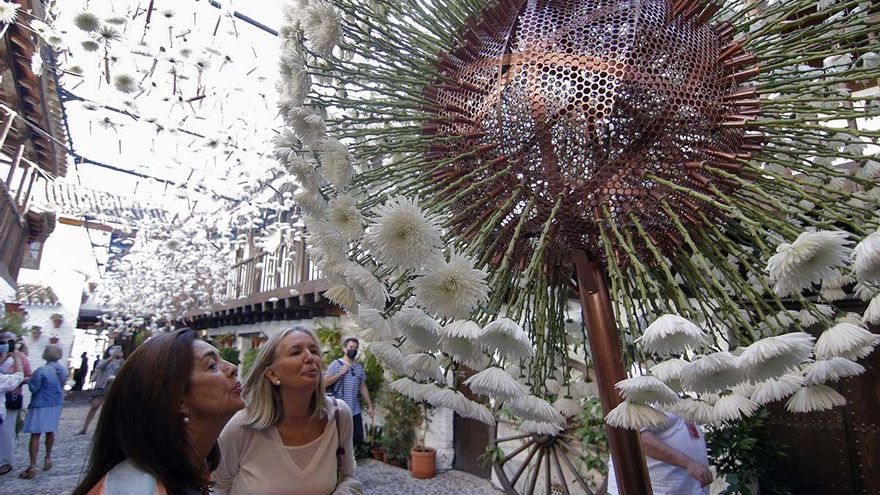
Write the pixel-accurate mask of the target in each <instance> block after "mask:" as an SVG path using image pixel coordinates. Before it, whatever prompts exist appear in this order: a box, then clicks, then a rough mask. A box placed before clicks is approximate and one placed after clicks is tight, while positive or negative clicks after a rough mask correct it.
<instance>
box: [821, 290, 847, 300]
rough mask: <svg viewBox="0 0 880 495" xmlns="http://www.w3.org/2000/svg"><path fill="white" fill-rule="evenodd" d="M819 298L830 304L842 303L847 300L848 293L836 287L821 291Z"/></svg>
mask: <svg viewBox="0 0 880 495" xmlns="http://www.w3.org/2000/svg"><path fill="white" fill-rule="evenodd" d="M819 297H820V298H822V300H823V301H828V302H834V301H842V300H844V299H846V292H845V291H844V290H843V289H839V288H836V287H829V288H827V289H825V288H823V289H822V290H820V291H819Z"/></svg>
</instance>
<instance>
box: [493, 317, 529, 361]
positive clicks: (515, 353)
mask: <svg viewBox="0 0 880 495" xmlns="http://www.w3.org/2000/svg"><path fill="white" fill-rule="evenodd" d="M480 343H481V344H482V345H484V346H487V347H489V351H490V352H492V353H495V352H497V353H498V354H500V355H501V357H503V358H508V359H521V358H525V357H531V356H534V355H535V350H534V348H533V347H532V343H531V341H530V340H529V336H528V335H527V334H526V332H525V330H523V328H522V327H521V326H520V325H519V323H517V322H515V321H513V320H511V319H510V318H503V317H502V318H498V319H497V320H495V321H493V322H491V323H489V324H488V325H486V326H485V327H483V330H482V331H481V332H480Z"/></svg>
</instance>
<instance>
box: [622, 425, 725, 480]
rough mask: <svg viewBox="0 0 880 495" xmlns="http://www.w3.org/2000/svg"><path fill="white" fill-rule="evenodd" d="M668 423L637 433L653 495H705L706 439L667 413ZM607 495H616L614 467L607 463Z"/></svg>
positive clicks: (708, 477)
mask: <svg viewBox="0 0 880 495" xmlns="http://www.w3.org/2000/svg"><path fill="white" fill-rule="evenodd" d="M666 417H667V418H669V423H668V424H667V426H666V427H665V428H661V429H645V430H642V431H641V433H640V436H641V439H642V447H643V448H644V449H645V460H646V461H647V464H648V474H649V476H650V477H651V487H652V488H653V490H654V495H708V494H709V485H710V484H711V483H712V479H713V476H712V471H710V470H709V454H708V451H707V450H706V439H705V438H704V437H703V433H702V431H701V430H700V427H698V426H697V425H695V424H694V423H687V422H685V421H684V420H683V419H681V418H680V417H678V416H676V415H675V414H672V413H666ZM608 493H609V495H617V493H618V487H617V477H616V475H615V474H614V465H613V464H612V462H611V461H609V462H608Z"/></svg>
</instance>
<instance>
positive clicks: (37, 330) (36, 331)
mask: <svg viewBox="0 0 880 495" xmlns="http://www.w3.org/2000/svg"><path fill="white" fill-rule="evenodd" d="M41 335H43V327H41V326H38V325H34V326H32V327H31V338H32V339H34V340H40V336H41Z"/></svg>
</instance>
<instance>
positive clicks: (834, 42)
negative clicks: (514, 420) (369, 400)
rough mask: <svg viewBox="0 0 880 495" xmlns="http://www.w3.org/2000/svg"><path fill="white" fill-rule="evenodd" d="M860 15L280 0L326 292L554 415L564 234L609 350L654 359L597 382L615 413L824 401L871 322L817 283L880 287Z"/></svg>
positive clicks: (871, 107)
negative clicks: (594, 270)
mask: <svg viewBox="0 0 880 495" xmlns="http://www.w3.org/2000/svg"><path fill="white" fill-rule="evenodd" d="M878 11H880V6H878V5H876V4H870V3H863V4H860V3H858V2H839V3H836V4H833V3H832V4H822V6H821V7H818V8H817V6H816V4H815V3H814V2H808V1H799V0H785V1H779V2H776V3H769V4H767V3H763V2H758V3H755V2H747V1H728V2H723V3H714V2H710V3H705V2H700V1H692V0H684V1H667V0H647V1H643V2H628V1H617V0H613V1H612V0H558V1H539V0H531V1H523V0H500V1H474V2H470V1H457V0H453V1H449V2H443V5H442V7H438V6H437V5H434V3H432V2H428V1H423V0H411V1H407V2H399V1H394V0H376V1H371V2H358V1H354V0H332V1H328V0H323V1H322V0H310V1H300V2H296V3H295V4H293V5H291V6H289V7H288V8H287V11H286V14H285V15H286V21H287V24H286V26H285V27H284V28H283V29H282V36H283V37H284V44H283V48H282V59H281V71H280V73H281V83H280V85H279V87H280V88H281V92H282V94H281V98H280V102H281V105H280V109H281V112H282V114H283V115H284V117H285V121H286V123H287V125H288V127H289V129H290V130H289V131H288V130H285V131H284V132H283V133H282V134H281V135H280V136H279V138H278V140H277V142H276V144H277V147H278V148H277V153H276V156H278V157H279V159H280V160H281V161H282V163H283V164H284V165H285V166H286V167H288V169H289V170H290V171H291V173H292V174H294V175H295V176H296V177H297V178H298V180H299V182H300V186H301V190H300V191H299V192H298V195H299V197H300V198H302V199H301V200H300V201H299V205H300V207H301V208H302V209H303V211H304V212H305V213H306V214H307V215H308V219H307V224H308V228H309V230H310V231H311V237H310V243H311V245H312V248H313V251H312V252H313V254H314V255H315V257H316V258H317V259H318V260H319V261H320V264H321V269H322V270H323V273H324V274H325V276H327V277H329V278H330V279H331V280H332V281H333V282H334V283H335V284H336V286H335V287H334V288H333V289H331V291H330V292H328V293H327V295H328V297H331V298H332V299H333V300H335V301H337V302H338V303H339V304H340V305H342V306H343V307H345V308H346V309H348V310H349V311H352V312H355V311H357V312H360V313H361V314H365V312H366V314H367V315H369V318H362V319H361V324H362V325H361V326H362V331H364V332H367V333H369V334H370V335H372V336H374V337H375V336H377V335H378V336H381V337H380V338H381V339H382V340H383V341H384V342H386V343H390V344H391V345H392V346H394V347H397V348H399V349H400V351H401V352H403V353H404V354H405V355H407V354H409V355H412V354H420V353H425V352H427V353H432V354H433V355H435V356H436V357H438V358H439V361H438V362H439V363H440V365H441V366H442V367H443V368H444V369H445V370H448V371H451V372H452V373H453V375H454V374H455V372H456V371H457V370H458V369H459V366H463V365H466V366H468V367H470V368H475V369H477V370H478V371H480V372H479V373H478V374H477V375H474V376H473V377H472V378H471V379H470V380H469V381H466V382H464V383H465V385H466V386H467V385H471V390H472V391H474V392H475V393H478V394H481V395H485V396H488V397H490V398H494V399H496V405H503V406H504V407H506V408H507V409H508V410H509V411H510V412H512V413H513V414H514V415H516V416H518V417H520V418H521V419H523V420H528V421H535V422H539V423H542V424H543V425H544V426H541V425H537V426H536V425H533V424H531V423H529V424H530V425H531V426H534V428H533V429H534V431H542V432H550V433H551V434H552V432H555V431H558V429H553V428H550V427H547V426H546V425H548V424H549V425H561V424H563V422H564V417H563V416H562V415H561V414H559V411H557V410H554V408H553V406H551V405H550V404H549V403H548V402H547V401H546V400H545V399H552V398H553V397H556V396H558V399H566V400H573V399H571V398H572V397H574V396H575V395H576V394H573V390H574V389H575V387H574V385H576V384H574V383H572V380H571V378H570V373H569V372H570V371H571V370H570V364H569V361H568V356H569V353H570V352H571V351H572V350H577V349H578V348H579V347H580V346H583V345H584V342H583V341H582V339H580V338H577V337H575V336H573V335H572V333H570V332H569V331H567V330H566V326H565V321H566V318H567V317H568V316H569V315H568V312H567V311H568V310H567V301H568V300H569V299H571V298H573V297H576V296H573V295H572V289H573V288H574V287H575V286H574V282H573V280H572V279H573V272H574V267H573V263H572V262H571V261H570V260H571V253H572V252H584V253H586V255H587V256H588V257H589V258H590V259H591V260H594V261H596V262H598V263H599V264H601V266H602V269H603V270H604V272H605V273H606V274H607V278H608V280H609V281H610V299H611V301H612V304H613V309H614V313H615V318H616V321H617V324H618V329H619V334H620V335H619V338H620V340H621V341H623V342H628V343H633V342H634V343H635V346H634V347H633V349H634V350H633V351H631V352H628V353H626V355H625V356H624V359H625V360H626V361H627V363H630V362H634V361H638V362H646V361H649V360H655V361H656V362H657V364H656V365H655V366H654V367H652V368H651V369H652V370H656V371H653V373H649V374H648V375H647V376H645V377H637V378H638V379H636V378H632V379H630V380H634V381H624V382H621V383H619V384H618V387H617V388H618V390H619V391H620V392H621V393H622V395H621V397H622V398H624V399H625V400H624V401H623V402H622V403H621V405H620V406H619V407H618V408H617V409H615V410H614V411H613V412H612V413H611V414H609V415H608V417H607V421H608V422H609V424H612V425H614V426H620V427H626V428H639V427H643V426H651V425H656V424H658V423H660V422H662V421H664V420H665V419H664V417H663V415H662V414H659V413H658V412H657V410H656V408H661V409H669V410H674V411H677V412H678V414H680V415H682V416H685V417H687V418H689V419H693V420H698V421H703V422H706V421H715V422H727V421H734V420H736V419H739V418H741V417H743V416H747V415H749V414H752V413H753V412H754V411H755V410H756V408H757V403H758V402H759V403H766V402H769V401H771V400H779V399H785V398H788V397H792V399H791V400H790V401H789V403H788V405H789V409H790V410H792V411H812V410H821V409H825V408H828V407H833V406H835V405H839V404H841V403H843V399H842V398H839V397H836V396H834V394H831V392H833V390H832V391H831V392H829V390H830V389H828V387H826V386H825V385H823V382H829V381H833V380H834V379H837V378H839V377H842V376H852V375H854V374H858V373H859V372H861V368H859V367H858V365H857V364H856V363H853V361H854V360H857V359H860V358H862V357H864V356H866V355H867V354H868V353H870V352H871V350H872V349H873V347H874V346H875V345H876V344H877V343H878V338H877V336H876V335H874V334H872V333H870V332H869V331H868V330H866V327H865V326H864V323H863V322H862V321H861V319H860V318H859V319H854V318H852V317H851V316H848V315H843V314H841V315H835V312H834V310H833V309H832V308H830V307H829V306H826V305H825V304H820V303H821V302H823V301H824V302H829V301H830V300H832V299H831V297H832V294H836V293H835V292H833V291H837V290H842V289H846V290H850V288H851V287H852V284H853V283H857V284H858V285H857V287H856V289H854V290H858V291H859V294H860V295H862V297H863V298H866V299H870V298H871V297H874V296H875V295H876V294H877V293H878V285H877V278H878V277H876V274H877V273H880V255H877V253H878V252H880V250H878V249H877V248H876V246H875V244H876V237H877V235H878V234H877V233H876V232H877V230H878V227H880V222H878V219H877V216H876V213H875V212H876V211H877V208H878V206H880V204H878V203H880V201H878V198H880V188H878V187H877V181H876V178H875V176H876V175H877V174H878V172H880V165H878V161H877V159H876V158H875V156H876V153H877V150H878V148H877V146H876V145H875V144H873V143H874V141H876V138H877V137H878V132H877V131H871V130H865V129H863V128H861V127H860V126H862V125H863V124H864V123H865V122H868V121H870V119H873V118H876V117H877V116H878V114H880V107H878V106H877V105H876V102H871V101H866V98H867V97H864V96H859V93H857V92H855V91H854V89H858V87H859V85H860V84H862V82H863V81H868V80H872V79H876V78H877V77H878V76H880V68H878V65H877V64H876V63H874V62H873V61H874V60H875V58H876V56H875V55H874V54H873V52H872V51H871V46H872V45H871V42H870V37H868V36H867V34H866V33H867V32H868V31H870V28H871V21H870V16H872V15H875V14H877V12H878ZM340 145H344V146H345V147H346V148H347V151H346V152H344V153H343V152H341V151H340V150H339V149H338V148H339V146H340ZM328 146H329V147H332V149H333V150H334V154H333V156H332V158H330V157H327V156H325V155H324V154H323V153H322V149H324V148H326V147H328ZM344 160H347V161H348V164H349V165H348V166H344V165H343V164H342V163H341V162H342V161H344ZM340 171H344V173H341V172H340ZM340 176H342V177H344V179H345V180H339V177H340ZM353 204H354V205H356V206H355V207H352V205H353ZM328 205H333V206H328ZM337 205H338V206H337ZM361 232H366V235H364V236H361ZM854 246H857V247H856V248H855V249H853V248H854ZM823 294H824V295H823ZM813 296H817V297H818V301H819V302H820V303H817V302H816V301H817V298H816V297H813ZM823 297H824V298H825V299H823ZM877 306H878V304H875V303H874V302H873V301H872V305H871V308H869V311H870V314H866V315H865V317H866V319H870V320H871V321H876V320H877V319H878V317H877V316H876V314H878V311H877V309H876V307H877ZM398 315H400V316H398ZM844 320H845V321H844ZM463 321H466V322H469V323H468V324H463V323H462V324H460V325H457V324H458V323H460V322H463ZM471 324H472V326H473V329H471ZM376 325H380V326H382V328H381V329H379V328H376V327H375V326H376ZM814 326H816V328H821V329H827V330H825V332H824V333H822V334H821V336H820V337H819V339H818V341H816V339H815V338H814V337H813V336H811V335H809V334H807V333H806V330H807V329H808V327H814ZM787 332H792V333H787ZM374 340H375V339H374ZM435 346H436V349H435V348H433V347H435ZM814 346H815V348H814ZM669 357H671V359H670V360H668V361H662V359H663V358H669ZM421 359H422V358H419V361H418V362H419V363H422V360H421ZM814 360H818V361H815V362H814ZM661 361H662V362H661ZM402 368H403V370H402V371H403V373H402V374H406V375H409V377H410V378H412V379H414V380H416V381H412V380H410V381H402V382H398V384H399V386H398V387H397V388H396V389H398V390H399V391H400V392H401V393H404V394H406V395H410V396H412V397H414V398H416V399H417V400H422V399H425V398H427V400H428V401H429V402H432V403H434V402H436V403H438V404H441V405H444V406H447V407H452V408H453V409H455V410H456V411H457V412H459V413H460V414H462V415H465V416H469V417H475V415H474V412H473V408H474V407H475V406H477V404H476V403H474V402H472V401H469V400H468V399H465V398H464V397H463V396H460V395H459V393H458V392H455V391H453V390H444V389H442V387H446V386H447V384H446V379H442V380H441V379H440V378H441V377H439V376H436V377H435V376H434V373H433V368H432V370H431V371H430V372H426V371H424V370H422V368H421V367H420V366H419V367H410V368H407V367H406V366H403V367H402ZM408 370H410V371H408ZM559 370H562V371H563V373H562V377H561V380H562V383H561V386H558V387H555V388H553V389H552V390H551V387H550V385H549V384H551V383H554V382H555V381H556V379H557V378H558V375H557V373H558V371H559ZM510 378H515V379H517V380H518V381H519V383H518V384H519V385H521V386H522V387H524V388H520V387H519V386H517V383H515V382H514V381H511V380H510ZM418 382H421V383H422V384H426V383H434V385H432V386H439V387H441V390H444V391H442V392H440V391H434V392H432V393H429V394H427V395H426V394H425V390H423V388H421V387H420V386H418ZM746 385H748V386H747V387H746ZM522 394H526V395H524V396H521V395H522ZM432 398H433V400H432ZM559 404H560V406H558V408H559V409H564V411H563V412H566V413H567V412H568V411H570V410H571V409H572V408H571V404H568V403H567V402H565V401H562V402H559ZM563 406H564V407H563ZM658 414H659V415H658ZM476 416H478V417H479V418H481V419H483V420H487V421H491V420H492V419H491V417H486V416H485V415H480V414H478V415H476Z"/></svg>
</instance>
